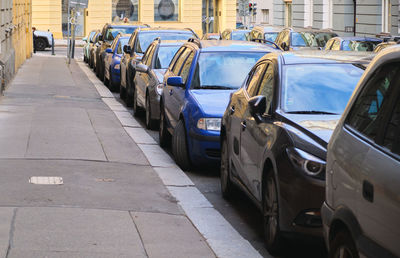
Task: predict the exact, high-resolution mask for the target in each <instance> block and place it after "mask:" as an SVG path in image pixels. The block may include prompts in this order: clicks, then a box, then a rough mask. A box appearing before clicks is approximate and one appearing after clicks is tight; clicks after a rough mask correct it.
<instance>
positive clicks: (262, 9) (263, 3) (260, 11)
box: [236, 0, 274, 25]
mask: <svg viewBox="0 0 400 258" xmlns="http://www.w3.org/2000/svg"><path fill="white" fill-rule="evenodd" d="M249 2H250V3H252V4H255V6H256V11H255V14H254V12H252V13H251V15H250V21H249V22H250V24H251V25H256V24H257V25H258V24H265V25H272V24H273V21H274V19H273V17H274V15H273V11H274V10H273V1H272V0H252V1H249ZM236 15H237V20H236V21H237V22H241V23H243V24H245V23H246V24H248V23H247V22H248V21H246V20H244V17H242V16H240V14H239V3H237V4H236ZM246 19H247V18H246Z"/></svg>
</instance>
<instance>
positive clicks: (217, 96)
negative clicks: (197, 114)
mask: <svg viewBox="0 0 400 258" xmlns="http://www.w3.org/2000/svg"><path fill="white" fill-rule="evenodd" d="M234 91H235V90H191V93H192V94H193V96H194V98H195V99H196V101H197V103H198V104H199V106H200V108H201V109H202V110H203V112H204V114H205V115H206V116H210V117H222V116H223V115H224V113H225V110H226V107H227V106H228V103H229V100H230V96H231V93H232V92H234Z"/></svg>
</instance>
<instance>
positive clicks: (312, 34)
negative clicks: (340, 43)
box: [275, 28, 338, 51]
mask: <svg viewBox="0 0 400 258" xmlns="http://www.w3.org/2000/svg"><path fill="white" fill-rule="evenodd" d="M337 36H338V35H337V34H336V33H334V32H331V31H328V30H312V29H293V28H285V29H283V30H282V31H281V32H279V34H278V36H277V37H276V39H275V43H276V44H277V45H278V46H280V47H281V48H282V49H283V50H285V51H289V50H303V49H324V48H325V45H326V43H327V42H328V40H330V39H331V38H333V37H337Z"/></svg>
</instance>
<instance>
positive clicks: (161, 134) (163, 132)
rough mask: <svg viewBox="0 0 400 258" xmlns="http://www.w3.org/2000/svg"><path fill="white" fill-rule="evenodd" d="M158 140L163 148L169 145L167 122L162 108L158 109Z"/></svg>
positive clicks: (169, 135) (169, 137)
mask: <svg viewBox="0 0 400 258" xmlns="http://www.w3.org/2000/svg"><path fill="white" fill-rule="evenodd" d="M158 138H159V139H160V146H161V147H163V148H165V147H168V146H169V145H170V144H171V134H170V133H169V132H168V129H167V121H166V117H165V112H164V106H163V105H161V107H160V128H159V129H158Z"/></svg>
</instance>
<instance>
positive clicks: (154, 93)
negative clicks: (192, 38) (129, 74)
mask: <svg viewBox="0 0 400 258" xmlns="http://www.w3.org/2000/svg"><path fill="white" fill-rule="evenodd" d="M183 43H184V42H183V41H176V40H161V39H160V38H157V39H155V40H154V41H153V43H152V44H151V45H150V46H149V47H148V48H147V50H146V52H145V53H144V55H143V59H142V61H141V62H140V63H138V64H137V65H136V74H135V79H134V84H135V94H134V100H133V110H134V115H135V116H139V115H141V114H142V111H143V110H145V112H146V127H147V128H148V129H154V128H156V127H157V128H158V125H157V122H158V120H159V118H160V97H161V94H162V90H163V78H164V74H165V71H166V70H167V69H168V66H169V64H170V63H171V60H172V58H173V57H174V55H175V53H176V52H177V51H178V49H179V48H180V47H181V46H182V45H183Z"/></svg>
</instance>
